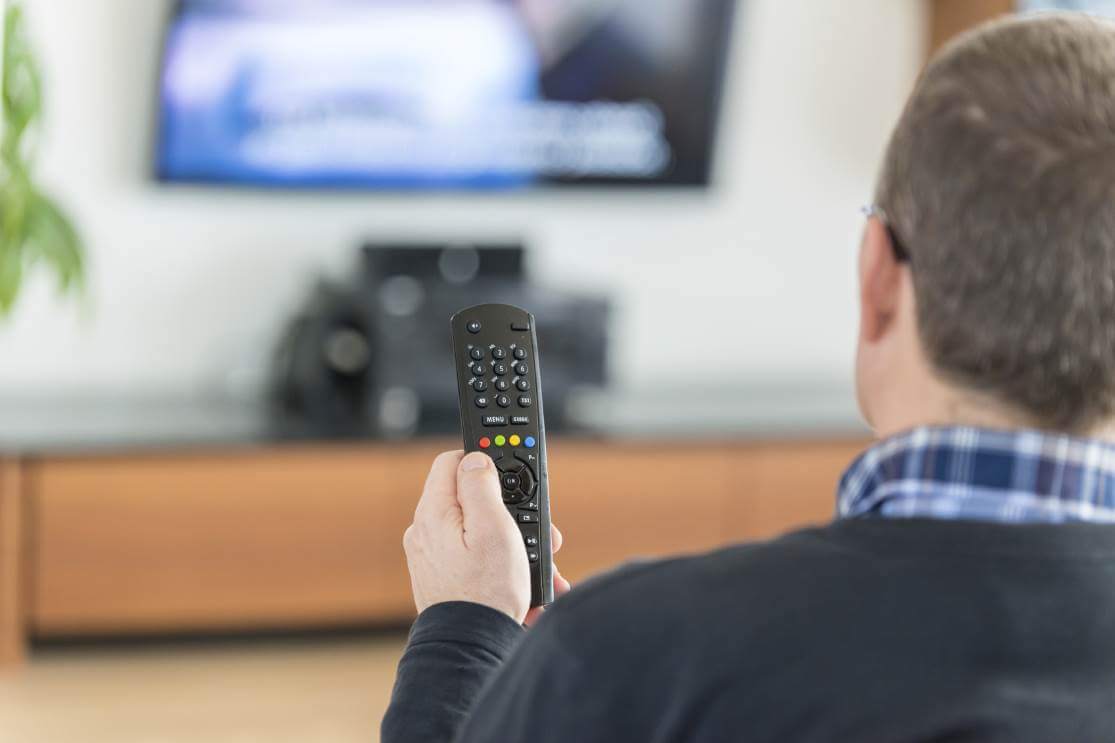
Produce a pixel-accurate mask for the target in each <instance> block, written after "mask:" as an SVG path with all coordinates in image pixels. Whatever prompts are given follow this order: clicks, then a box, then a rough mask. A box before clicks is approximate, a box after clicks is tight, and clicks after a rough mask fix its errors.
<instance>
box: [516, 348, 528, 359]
mask: <svg viewBox="0 0 1115 743" xmlns="http://www.w3.org/2000/svg"><path fill="white" fill-rule="evenodd" d="M526 357H527V350H526V349H525V348H523V347H522V346H519V347H518V348H516V349H515V358H516V359H518V360H519V361H522V360H523V359H525V358H526Z"/></svg>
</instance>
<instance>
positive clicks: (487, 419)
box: [484, 415, 507, 428]
mask: <svg viewBox="0 0 1115 743" xmlns="http://www.w3.org/2000/svg"><path fill="white" fill-rule="evenodd" d="M484 425H485V427H487V428H494V427H496V426H506V425H507V416H506V415H485V416H484Z"/></svg>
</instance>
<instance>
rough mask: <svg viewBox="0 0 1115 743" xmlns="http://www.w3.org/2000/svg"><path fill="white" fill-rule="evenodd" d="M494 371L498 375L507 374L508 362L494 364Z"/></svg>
mask: <svg viewBox="0 0 1115 743" xmlns="http://www.w3.org/2000/svg"><path fill="white" fill-rule="evenodd" d="M492 371H493V372H494V373H495V375H496V376H497V377H502V376H503V375H505V374H507V364H492Z"/></svg>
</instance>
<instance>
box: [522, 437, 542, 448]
mask: <svg viewBox="0 0 1115 743" xmlns="http://www.w3.org/2000/svg"><path fill="white" fill-rule="evenodd" d="M536 443H538V442H536V441H535V440H534V437H533V436H527V437H526V438H525V439H523V446H525V447H526V448H528V449H533V448H534V445H535V444H536Z"/></svg>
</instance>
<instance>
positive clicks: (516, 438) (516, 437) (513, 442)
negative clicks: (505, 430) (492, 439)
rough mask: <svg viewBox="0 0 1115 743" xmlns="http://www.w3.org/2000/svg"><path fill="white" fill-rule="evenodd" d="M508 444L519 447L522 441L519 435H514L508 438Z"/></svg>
mask: <svg viewBox="0 0 1115 743" xmlns="http://www.w3.org/2000/svg"><path fill="white" fill-rule="evenodd" d="M507 443H509V444H511V446H518V445H519V444H520V443H522V439H521V438H519V434H517V433H513V434H511V435H510V436H508V437H507Z"/></svg>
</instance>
